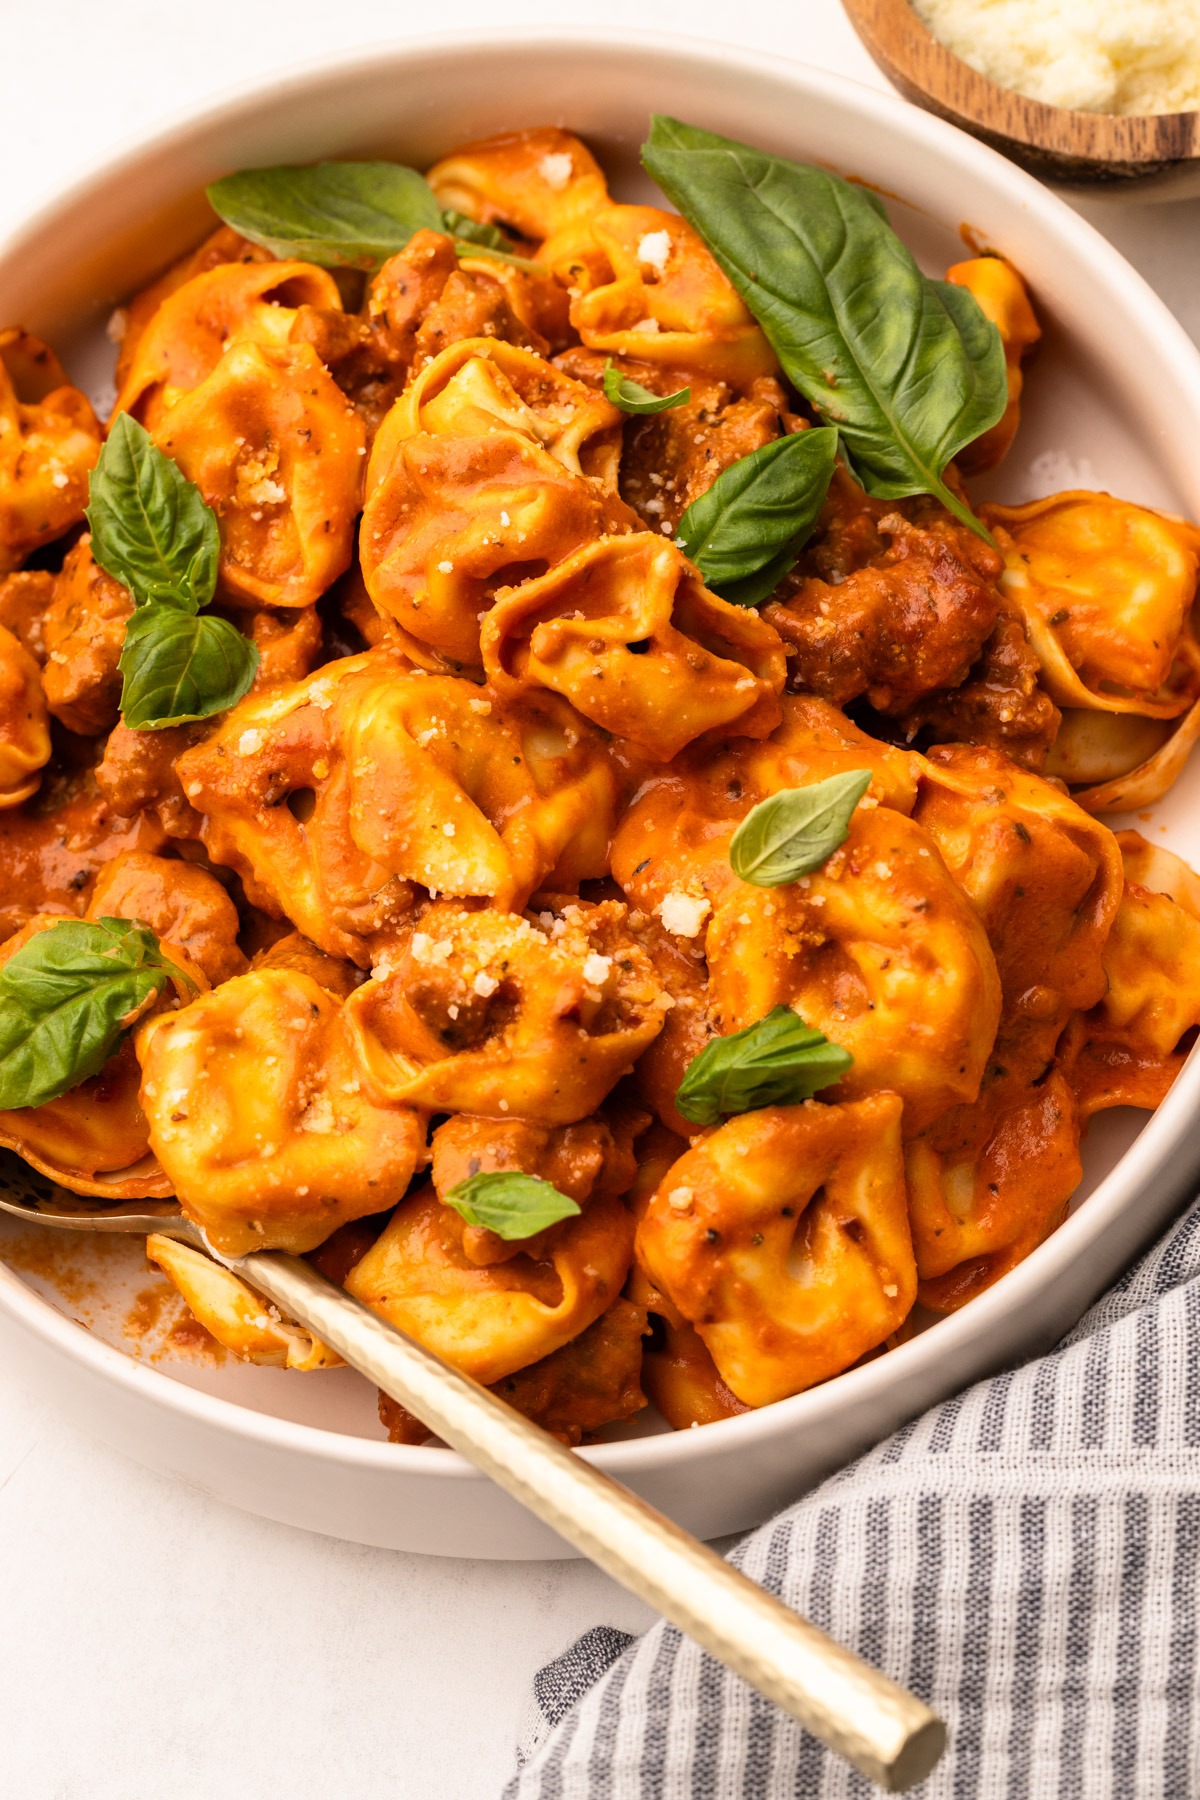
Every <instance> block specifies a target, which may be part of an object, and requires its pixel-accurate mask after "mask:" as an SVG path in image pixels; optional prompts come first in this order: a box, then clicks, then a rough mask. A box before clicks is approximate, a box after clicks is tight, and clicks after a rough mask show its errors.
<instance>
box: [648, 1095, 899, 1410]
mask: <svg viewBox="0 0 1200 1800" xmlns="http://www.w3.org/2000/svg"><path fill="white" fill-rule="evenodd" d="M901 1110H902V1109H901V1102H900V1100H899V1098H898V1097H897V1096H896V1095H895V1094H888V1093H877V1094H872V1095H870V1096H869V1097H867V1098H866V1099H863V1100H859V1101H855V1102H853V1103H850V1104H847V1105H841V1106H837V1105H821V1104H818V1103H817V1102H815V1101H808V1102H806V1103H805V1104H804V1105H802V1106H787V1107H767V1108H765V1109H764V1110H763V1111H761V1112H754V1113H746V1114H744V1115H743V1116H742V1117H740V1118H735V1119H730V1120H729V1122H728V1123H727V1124H725V1125H722V1126H721V1127H720V1129H719V1130H717V1131H714V1132H713V1133H711V1135H709V1136H707V1137H704V1138H702V1139H701V1140H700V1141H699V1142H698V1143H697V1144H696V1145H695V1146H694V1147H693V1148H692V1149H690V1150H688V1151H687V1153H686V1154H685V1155H684V1156H681V1157H680V1159H679V1161H678V1162H677V1163H674V1164H673V1165H672V1166H671V1168H670V1169H668V1171H667V1173H666V1174H665V1175H664V1176H663V1178H662V1181H661V1183H660V1185H659V1187H658V1190H657V1192H656V1193H655V1194H654V1196H653V1197H652V1199H651V1200H650V1203H649V1205H648V1206H647V1208H646V1211H645V1214H644V1215H643V1217H642V1219H641V1221H640V1223H639V1225H638V1229H637V1256H638V1261H639V1262H640V1263H641V1264H642V1266H643V1267H644V1268H645V1269H646V1270H647V1272H648V1273H649V1275H650V1277H651V1279H652V1280H653V1281H654V1282H656V1283H657V1285H658V1286H659V1287H660V1288H661V1289H662V1290H663V1292H664V1293H665V1294H666V1295H667V1297H668V1298H669V1299H670V1301H671V1302H672V1304H673V1305H674V1306H675V1307H677V1308H678V1310H679V1312H680V1314H681V1315H682V1316H683V1318H684V1319H685V1320H687V1321H688V1322H689V1323H690V1324H692V1325H693V1326H694V1327H695V1329H696V1331H697V1332H698V1333H699V1335H700V1337H701V1338H702V1339H703V1341H704V1343H705V1345H706V1347H707V1348H708V1350H709V1352H710V1354H711V1356H712V1359H713V1362H714V1363H715V1364H716V1366H717V1369H718V1371H719V1372H720V1376H721V1379H722V1381H724V1382H725V1384H726V1386H727V1387H729V1388H730V1389H731V1391H732V1392H733V1393H734V1394H735V1395H736V1396H737V1398H738V1399H739V1400H742V1401H744V1402H745V1403H746V1404H748V1405H750V1406H766V1405H768V1404H769V1403H770V1402H771V1401H772V1400H782V1399H785V1398H786V1397H787V1395H789V1394H796V1393H799V1392H801V1390H802V1389H804V1388H807V1387H811V1386H812V1385H813V1383H814V1382H817V1381H822V1380H824V1379H825V1378H826V1377H827V1376H829V1375H832V1374H836V1373H837V1372H838V1371H839V1370H840V1369H844V1368H846V1367H847V1366H848V1364H850V1363H852V1362H855V1361H856V1360H857V1359H858V1358H859V1357H860V1356H862V1355H864V1354H865V1352H867V1351H868V1350H873V1349H874V1348H875V1347H876V1346H877V1345H879V1344H881V1343H882V1342H883V1341H884V1339H885V1338H886V1337H888V1336H889V1334H890V1333H891V1332H893V1331H895V1330H896V1329H897V1327H898V1326H899V1325H900V1324H901V1323H902V1322H903V1320H904V1319H905V1317H906V1316H907V1314H908V1313H909V1311H910V1310H911V1308H912V1304H913V1301H914V1299H915V1297H916V1286H917V1275H916V1268H915V1266H914V1263H913V1252H912V1242H911V1238H910V1235H909V1224H908V1202H907V1195H906V1192H905V1185H904V1161H903V1156H902V1153H901V1143H900V1115H901Z"/></svg>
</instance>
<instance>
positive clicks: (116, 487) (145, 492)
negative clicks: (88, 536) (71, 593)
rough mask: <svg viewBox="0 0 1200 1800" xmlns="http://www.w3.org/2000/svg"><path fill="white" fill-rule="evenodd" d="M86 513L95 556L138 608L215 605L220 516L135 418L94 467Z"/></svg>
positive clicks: (112, 435) (124, 421)
mask: <svg viewBox="0 0 1200 1800" xmlns="http://www.w3.org/2000/svg"><path fill="white" fill-rule="evenodd" d="M86 516H87V522H88V524H89V526H90V527H91V532H92V556H93V557H94V558H95V560H96V562H97V563H98V564H99V565H100V567H101V568H102V569H103V570H104V571H105V572H106V574H109V575H111V576H112V578H113V580H114V581H119V582H121V583H122V584H123V585H124V586H125V587H127V588H128V589H129V592H130V593H131V595H132V596H133V602H134V605H135V606H144V605H146V604H148V603H149V602H152V601H157V602H160V603H161V604H163V605H167V606H175V607H179V608H180V609H181V610H182V611H184V612H190V613H194V612H196V611H198V610H199V608H200V607H202V606H207V605H208V602H209V601H210V600H211V599H212V597H213V590H214V589H215V588H216V585H217V563H218V561H219V559H220V555H221V538H220V533H219V531H218V529H217V520H216V514H215V513H214V512H213V511H212V509H211V508H210V507H208V506H206V505H205V503H204V501H203V499H202V498H201V495H200V490H199V488H198V487H196V485H195V483H194V482H191V481H189V480H188V478H187V476H186V475H185V474H184V473H183V471H182V469H180V468H179V467H178V466H177V465H176V464H175V463H173V462H172V461H171V458H170V457H169V456H164V454H163V452H162V451H161V450H160V449H159V447H158V445H157V444H156V443H155V442H154V439H153V438H152V437H151V436H150V433H149V432H148V431H147V430H145V428H144V427H143V426H141V425H139V424H138V422H137V420H136V419H133V418H131V417H130V416H129V414H128V413H120V414H119V415H118V417H117V419H116V422H115V423H114V425H113V428H112V430H111V431H110V432H109V434H108V441H107V442H106V444H105V446H104V448H103V450H102V451H101V452H100V460H99V461H98V462H97V464H96V466H95V468H94V469H93V470H92V473H91V480H90V485H89V490H88V508H87V515H86Z"/></svg>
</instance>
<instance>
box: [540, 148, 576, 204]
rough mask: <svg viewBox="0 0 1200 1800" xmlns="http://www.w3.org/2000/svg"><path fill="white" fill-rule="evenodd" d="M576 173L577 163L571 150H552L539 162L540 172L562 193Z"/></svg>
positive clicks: (550, 185)
mask: <svg viewBox="0 0 1200 1800" xmlns="http://www.w3.org/2000/svg"><path fill="white" fill-rule="evenodd" d="M574 173H575V165H574V163H573V162H572V161H571V152H570V151H569V150H552V151H550V152H548V153H547V155H545V156H543V157H542V159H541V161H540V162H539V163H538V174H539V175H540V176H541V178H542V180H543V181H544V182H545V184H546V186H547V187H551V188H553V189H554V190H555V192H556V193H561V191H562V189H563V188H565V187H566V185H567V183H568V181H570V179H571V177H572V175H573V174H574Z"/></svg>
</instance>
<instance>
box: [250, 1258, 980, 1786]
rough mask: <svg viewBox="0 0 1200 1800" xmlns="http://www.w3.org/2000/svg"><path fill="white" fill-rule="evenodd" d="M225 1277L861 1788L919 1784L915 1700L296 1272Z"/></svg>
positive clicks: (272, 1263) (312, 1276) (262, 1263)
mask: <svg viewBox="0 0 1200 1800" xmlns="http://www.w3.org/2000/svg"><path fill="white" fill-rule="evenodd" d="M228 1266H229V1267H230V1268H233V1269H236V1270H237V1271H238V1272H239V1273H240V1274H242V1275H244V1276H245V1277H246V1279H247V1280H248V1281H250V1282H252V1283H253V1285H254V1286H255V1287H256V1288H257V1289H258V1290H259V1291H260V1293H264V1294H266V1295H267V1297H268V1298H269V1299H271V1300H274V1301H275V1303H276V1304H277V1305H278V1306H279V1307H280V1308H282V1310H283V1311H285V1312H287V1313H289V1314H290V1315H291V1316H292V1317H293V1318H294V1319H298V1320H299V1321H300V1322H301V1324H303V1325H305V1326H307V1327H308V1328H309V1330H311V1331H315V1332H316V1333H317V1335H318V1336H319V1337H321V1338H322V1339H323V1340H324V1341H325V1343H327V1344H329V1345H331V1346H332V1347H333V1348H334V1349H335V1350H337V1351H339V1352H340V1353H341V1355H342V1356H343V1357H344V1358H345V1360H346V1361H347V1362H348V1363H350V1364H351V1365H352V1367H354V1368H356V1369H357V1370H358V1371H359V1372H360V1373H361V1374H363V1375H366V1376H368V1377H369V1379H370V1380H372V1381H374V1382H376V1383H377V1384H378V1386H379V1387H381V1388H382V1389H383V1390H384V1392H385V1393H387V1394H390V1395H391V1397H392V1398H393V1399H394V1400H398V1401H399V1402H400V1404H401V1405H402V1406H405V1407H407V1408H408V1409H409V1411H410V1412H413V1413H415V1414H416V1416H417V1418H419V1419H420V1420H421V1421H422V1422H423V1423H424V1424H425V1425H427V1426H428V1427H429V1428H430V1430H431V1431H433V1432H435V1433H436V1434H437V1436H438V1437H440V1438H442V1439H444V1440H445V1442H446V1443H447V1444H450V1445H452V1446H453V1447H454V1449H456V1450H458V1451H460V1452H461V1453H462V1455H463V1456H465V1457H467V1458H468V1460H469V1461H471V1462H473V1463H474V1464H475V1466H476V1467H477V1468H479V1469H481V1470H482V1471H483V1473H484V1474H485V1475H488V1476H490V1477H491V1479H492V1480H493V1481H494V1482H496V1483H497V1485H498V1486H500V1487H502V1488H505V1489H506V1490H507V1491H508V1492H509V1493H510V1494H513V1495H515V1497H516V1498H517V1499H518V1500H520V1501H521V1502H522V1504H523V1505H525V1506H527V1507H528V1508H529V1510H530V1511H531V1512H533V1513H536V1514H537V1516H538V1518H540V1519H542V1520H544V1522H545V1523H546V1524H547V1525H549V1526H551V1527H552V1528H553V1529H554V1530H555V1531H557V1532H558V1533H559V1535H560V1536H561V1537H564V1538H566V1540H567V1542H568V1543H570V1544H573V1545H574V1546H575V1548H576V1549H577V1550H580V1551H581V1552H582V1553H583V1555H584V1556H587V1557H590V1559H591V1560H592V1562H594V1563H597V1564H598V1565H599V1566H600V1568H602V1569H604V1570H606V1571H607V1573H608V1574H609V1575H611V1576H613V1577H614V1579H615V1580H617V1581H619V1582H622V1583H623V1584H624V1585H625V1586H626V1587H627V1588H629V1589H631V1591H632V1592H633V1593H635V1594H638V1595H640V1597H641V1598H642V1599H643V1600H645V1601H647V1602H648V1604H649V1605H650V1606H652V1607H654V1608H655V1610H656V1611H658V1612H660V1613H662V1614H663V1615H664V1617H666V1618H668V1619H670V1620H671V1622H672V1623H673V1624H675V1625H677V1626H678V1627H679V1628H680V1630H681V1631H685V1632H687V1634H688V1636H689V1637H691V1638H694V1639H695V1641H696V1642H697V1643H698V1644H701V1645H702V1646H703V1647H704V1649H706V1650H708V1651H710V1652H711V1654H712V1655H713V1656H715V1657H717V1658H718V1660H719V1661H721V1662H723V1663H724V1664H725V1665H726V1666H727V1667H728V1668H730V1669H732V1670H734V1672H735V1673H736V1674H738V1675H740V1676H741V1677H742V1678H743V1679H744V1680H745V1681H748V1682H749V1683H750V1685H751V1686H752V1687H755V1688H757V1689H758V1691H759V1693H760V1694H764V1695H765V1696H766V1697H767V1699H769V1700H773V1701H774V1702H775V1703H776V1704H777V1705H778V1706H781V1707H782V1708H783V1709H784V1711H785V1712H788V1713H790V1714H791V1715H792V1717H793V1718H795V1719H798V1720H799V1721H800V1723H801V1725H803V1726H804V1727H805V1728H806V1730H808V1731H811V1732H812V1733H813V1735H814V1736H815V1737H818V1738H820V1740H821V1741H822V1743H824V1744H827V1745H828V1746H829V1748H830V1749H831V1750H835V1751H837V1752H838V1754H839V1755H841V1756H844V1757H845V1758H846V1759H847V1760H848V1761H849V1762H851V1763H853V1765H854V1767H855V1768H856V1769H858V1770H860V1771H861V1772H862V1773H863V1774H864V1775H866V1776H867V1777H868V1778H869V1779H870V1780H872V1781H875V1782H878V1783H879V1784H880V1785H881V1786H882V1787H884V1788H886V1789H887V1790H889V1791H890V1792H892V1793H899V1792H903V1790H904V1789H906V1788H909V1787H911V1786H912V1785H913V1784H914V1783H915V1782H918V1781H921V1780H923V1779H924V1778H925V1776H926V1775H928V1773H929V1771H930V1770H931V1769H932V1768H933V1766H934V1764H935V1763H936V1762H937V1760H938V1758H939V1757H940V1755H941V1753H942V1749H943V1747H944V1744H945V1735H946V1734H945V1727H944V1726H943V1724H942V1722H941V1720H940V1719H939V1718H938V1717H937V1716H936V1714H934V1713H932V1712H930V1710H929V1708H928V1707H927V1706H925V1705H924V1704H923V1703H922V1702H921V1701H920V1700H918V1699H917V1698H916V1697H915V1696H914V1695H912V1694H909V1693H907V1692H906V1691H905V1689H903V1688H901V1687H899V1686H897V1684H896V1683H895V1682H894V1681H891V1680H889V1678H888V1677H887V1676H886V1675H883V1674H881V1673H880V1671H879V1670H877V1669H874V1668H872V1667H871V1666H870V1664H869V1663H865V1662H863V1661H862V1660H861V1658H859V1657H857V1656H855V1655H853V1654H852V1653H851V1652H850V1651H849V1650H846V1649H844V1648H843V1647H842V1646H841V1645H840V1644H836V1643H834V1641H833V1640H832V1639H831V1638H828V1637H826V1636H825V1634H824V1632H822V1631H819V1630H818V1629H817V1628H816V1626H815V1625H810V1624H809V1623H808V1621H807V1620H806V1619H802V1618H800V1616H799V1615H798V1614H796V1613H794V1612H792V1611H791V1610H790V1609H789V1608H788V1607H786V1606H785V1605H784V1604H783V1603H782V1601H779V1600H776V1599H775V1598H774V1597H773V1596H772V1595H770V1594H768V1593H767V1592H766V1591H765V1590H764V1589H763V1588H761V1587H759V1586H758V1585H757V1583H755V1582H753V1581H751V1580H749V1579H748V1577H746V1576H745V1575H742V1574H741V1573H740V1572H739V1571H738V1570H737V1569H735V1568H733V1567H732V1566H731V1565H730V1564H729V1563H727V1562H725V1561H723V1560H722V1558H721V1557H719V1556H718V1555H716V1553H715V1552H714V1551H712V1550H710V1549H708V1547H707V1546H706V1545H704V1544H702V1543H700V1542H699V1541H698V1540H697V1539H696V1538H693V1537H691V1536H690V1535H689V1533H687V1532H686V1531H683V1530H681V1529H680V1527H679V1526H678V1525H675V1524H673V1523H672V1521H671V1520H670V1519H667V1518H664V1517H663V1515H662V1514H661V1513H659V1512H656V1511H655V1510H654V1508H653V1507H651V1506H648V1505H647V1504H646V1502H645V1501H644V1500H640V1499H639V1498H638V1497H637V1495H636V1494H633V1493H631V1492H630V1491H629V1489H628V1488H626V1487H623V1486H622V1485H621V1484H620V1483H619V1482H616V1481H613V1480H611V1479H610V1477H609V1476H607V1475H605V1474H603V1473H602V1472H601V1471H600V1470H599V1469H597V1468H595V1467H594V1465H593V1464H592V1463H590V1462H589V1461H588V1460H587V1459H586V1458H585V1457H582V1456H579V1455H577V1454H575V1453H574V1452H573V1451H571V1450H568V1449H566V1448H565V1447H564V1446H563V1445H562V1444H560V1443H559V1442H558V1441H557V1440H556V1439H555V1438H552V1437H550V1436H549V1435H548V1434H547V1433H546V1432H544V1431H542V1430H541V1429H540V1428H539V1427H538V1426H536V1425H533V1424H531V1423H530V1422H529V1420H528V1419H526V1418H524V1417H523V1416H522V1415H521V1414H520V1413H517V1412H514V1411H513V1410H512V1408H511V1407H509V1406H506V1405H505V1404H504V1402H503V1401H502V1400H498V1399H497V1398H496V1396H495V1395H494V1394H490V1393H489V1392H488V1391H487V1389H486V1388H483V1387H480V1386H479V1384H478V1383H477V1382H475V1381H472V1380H470V1379H469V1378H468V1377H467V1376H465V1375H463V1374H461V1373H460V1372H459V1371H458V1370H457V1369H454V1368H452V1367H451V1366H450V1365H449V1364H448V1363H445V1362H443V1361H442V1359H441V1358H440V1357H438V1356H435V1355H434V1354H433V1353H432V1352H431V1351H429V1350H427V1349H425V1348H424V1346H423V1345H421V1344H418V1343H416V1342H414V1340H413V1339H411V1338H409V1337H406V1336H405V1335H404V1334H403V1333H402V1332H400V1331H398V1330H397V1329H396V1328H395V1327H394V1326H393V1325H390V1324H389V1323H388V1322H387V1320H385V1319H383V1318H381V1317H380V1315H379V1314H378V1313H375V1312H372V1311H370V1309H369V1308H367V1307H365V1306H363V1305H361V1304H360V1303H359V1302H358V1301H357V1300H355V1299H353V1298H352V1297H351V1296H350V1295H349V1294H346V1293H344V1292H342V1291H341V1290H340V1289H338V1288H334V1287H332V1286H331V1285H330V1284H329V1283H328V1282H327V1281H325V1280H324V1279H323V1278H322V1277H321V1276H320V1275H318V1274H317V1273H316V1272H315V1271H314V1270H313V1269H311V1268H310V1267H309V1266H308V1264H307V1263H305V1262H301V1261H300V1260H299V1259H298V1258H296V1257H292V1256H287V1255H284V1254H282V1253H280V1252H278V1251H258V1252H255V1253H254V1254H253V1255H250V1256H245V1257H242V1258H240V1259H238V1260H236V1261H234V1260H232V1259H230V1260H229V1265H228Z"/></svg>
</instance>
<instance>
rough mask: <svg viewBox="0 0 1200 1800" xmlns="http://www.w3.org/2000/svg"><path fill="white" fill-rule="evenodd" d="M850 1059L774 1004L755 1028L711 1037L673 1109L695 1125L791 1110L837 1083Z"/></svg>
mask: <svg viewBox="0 0 1200 1800" xmlns="http://www.w3.org/2000/svg"><path fill="white" fill-rule="evenodd" d="M853 1063H854V1058H853V1057H852V1056H851V1055H850V1052H849V1051H848V1050H843V1049H841V1048H840V1047H839V1046H838V1045H837V1044H831V1043H830V1042H829V1039H828V1038H827V1037H825V1036H824V1035H823V1033H821V1032H819V1031H816V1030H814V1029H813V1027H812V1026H811V1025H806V1024H805V1023H804V1020H803V1019H802V1018H800V1016H799V1015H798V1014H797V1013H794V1012H793V1011H792V1009H791V1007H790V1006H775V1007H772V1009H771V1011H770V1012H769V1013H768V1014H767V1016H766V1018H765V1019H760V1020H759V1021H758V1023H757V1025H748V1026H747V1027H746V1029H745V1030H744V1031H735V1032H734V1033H733V1034H732V1036H731V1037H721V1038H714V1039H713V1041H712V1043H711V1044H706V1045H705V1047H704V1049H703V1050H702V1051H701V1052H700V1054H699V1056H696V1057H693V1058H692V1061H691V1063H690V1065H689V1067H688V1071H687V1074H686V1075H685V1076H684V1078H683V1080H682V1081H681V1082H680V1084H679V1087H678V1090H677V1091H676V1094H675V1105H676V1107H677V1108H678V1110H679V1111H680V1112H681V1113H682V1114H683V1116H684V1118H685V1119H690V1120H691V1122H692V1124H693V1125H715V1124H716V1123H717V1120H718V1119H721V1118H723V1117H727V1116H728V1115H729V1114H731V1113H744V1112H755V1111H756V1110H757V1109H758V1108H759V1107H760V1106H795V1105H797V1104H798V1103H799V1102H800V1101H801V1100H811V1099H812V1097H813V1095H814V1094H815V1093H816V1092H817V1091H818V1089H819V1088H824V1087H828V1086H829V1085H830V1083H831V1082H834V1081H840V1080H841V1078H842V1076H843V1075H844V1074H845V1073H846V1071H847V1069H849V1068H851V1067H852V1066H853Z"/></svg>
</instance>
